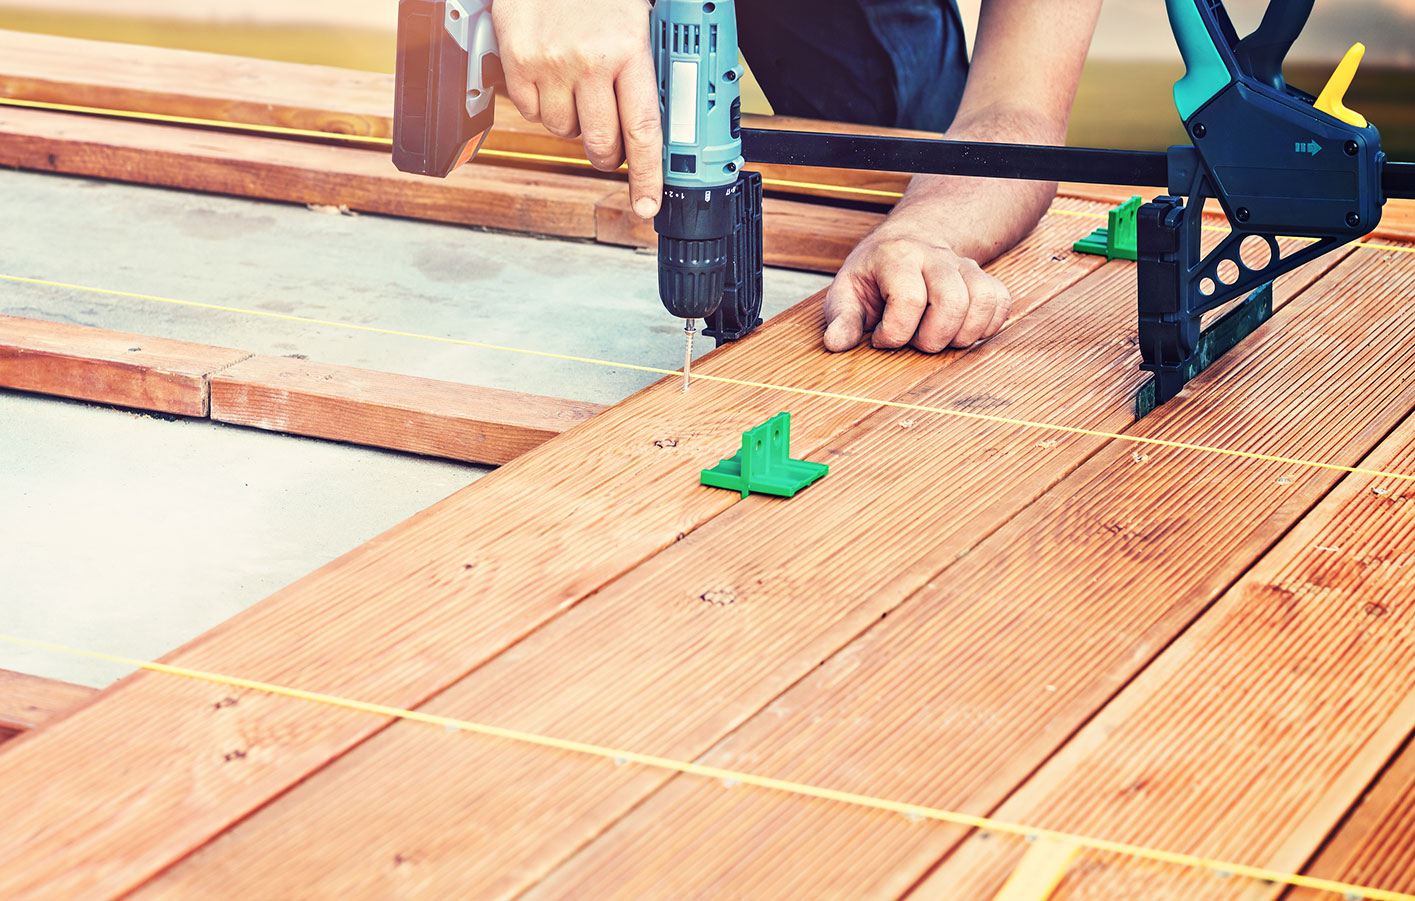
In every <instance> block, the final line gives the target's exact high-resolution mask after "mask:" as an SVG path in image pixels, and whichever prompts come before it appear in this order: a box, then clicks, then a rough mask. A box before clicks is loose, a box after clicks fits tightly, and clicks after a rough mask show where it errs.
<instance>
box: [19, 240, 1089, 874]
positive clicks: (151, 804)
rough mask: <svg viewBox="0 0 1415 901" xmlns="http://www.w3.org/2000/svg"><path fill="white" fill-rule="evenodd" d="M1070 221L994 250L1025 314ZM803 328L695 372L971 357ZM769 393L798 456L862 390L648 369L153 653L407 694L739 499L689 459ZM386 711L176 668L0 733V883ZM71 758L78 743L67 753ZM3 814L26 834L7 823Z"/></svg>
mask: <svg viewBox="0 0 1415 901" xmlns="http://www.w3.org/2000/svg"><path fill="white" fill-rule="evenodd" d="M1087 225H1089V223H1085V222H1078V221H1077V220H1074V219H1070V218H1064V217H1052V218H1051V219H1050V220H1049V221H1048V223H1047V225H1046V226H1045V227H1044V229H1043V231H1042V232H1041V233H1039V234H1038V235H1035V236H1034V237H1033V238H1032V239H1029V241H1028V242H1027V243H1025V244H1024V245H1023V246H1022V247H1020V248H1018V249H1017V250H1015V251H1013V252H1012V254H1010V255H1009V256H1008V257H1007V258H1006V261H1005V262H1003V263H1002V264H1000V271H1001V272H1002V274H1003V275H1006V274H1007V271H1008V269H1009V267H1010V268H1012V269H1014V270H1016V271H1018V272H1019V273H1025V274H1026V281H1027V282H1029V283H1030V284H1033V285H1036V286H1037V287H1036V288H1035V290H1034V291H1032V292H1030V293H1028V294H1022V295H1020V296H1019V306H1020V307H1021V308H1022V311H1023V312H1025V311H1026V310H1027V309H1028V308H1031V307H1035V306H1036V305H1037V304H1038V303H1041V302H1042V301H1044V300H1046V299H1047V298H1049V297H1050V296H1051V295H1052V294H1054V293H1055V291H1056V290H1057V289H1058V288H1059V287H1061V286H1064V285H1069V284H1071V283H1072V282H1074V281H1075V280H1076V279H1077V278H1079V277H1080V276H1081V275H1082V274H1084V273H1085V272H1089V271H1091V270H1092V269H1094V268H1095V266H1096V261H1095V260H1094V259H1093V258H1079V257H1077V256H1075V255H1071V254H1058V253H1057V252H1056V250H1055V248H1056V247H1057V246H1058V244H1060V243H1062V242H1063V241H1064V240H1070V239H1074V237H1073V236H1075V235H1077V234H1078V233H1084V232H1085V231H1086V230H1087V229H1086V227H1087ZM820 328H821V312H820V306H819V298H816V299H815V300H813V301H812V302H810V303H807V304H804V305H802V306H800V307H798V308H796V309H795V310H794V311H793V312H791V313H789V314H787V315H783V316H780V317H777V318H775V319H773V320H772V321H771V322H770V323H768V324H767V325H766V326H764V327H763V328H762V329H761V330H760V332H759V333H758V334H756V335H755V336H753V337H751V338H749V339H747V340H745V341H743V342H740V343H738V344H735V345H732V346H731V347H730V348H726V349H724V350H721V351H718V352H715V353H713V354H710V355H709V356H708V357H707V358H705V359H704V360H703V361H702V363H701V364H700V368H701V371H702V372H704V373H709V374H712V373H716V374H720V375H725V376H731V377H733V378H737V379H746V380H755V381H769V380H777V379H789V380H790V382H791V383H792V384H793V385H796V386H799V387H802V388H809V389H816V390H820V391H825V392H837V393H843V394H868V395H870V396H875V397H882V398H888V397H895V396H900V395H901V394H903V393H905V392H908V391H909V390H910V389H911V388H912V387H913V386H914V385H916V384H918V383H919V382H920V381H921V380H923V379H926V378H938V377H940V376H941V374H942V373H945V372H946V371H947V370H949V369H951V368H952V367H953V366H955V365H957V364H958V362H959V361H960V360H962V359H966V358H967V356H968V355H966V354H956V353H955V354H949V355H944V356H942V357H927V356H924V355H919V354H914V353H900V354H881V353H878V352H874V351H872V350H870V349H868V348H862V349H861V350H860V351H857V352H855V353H853V354H846V355H828V354H825V353H824V352H823V351H821V350H820V344H819V331H820ZM959 387H961V386H959ZM956 390H959V389H958V388H955V391H956ZM783 406H784V407H786V408H789V409H790V410H791V411H792V413H793V415H794V417H795V419H794V422H793V425H794V428H795V434H794V436H793V445H794V446H793V452H794V453H795V454H796V455H798V456H812V455H818V454H821V453H823V452H824V451H825V450H826V448H827V446H828V444H829V442H830V441H831V439H832V438H833V437H834V436H837V435H839V434H841V433H842V432H844V431H846V430H848V429H850V428H851V427H852V426H853V425H855V424H856V423H858V422H860V421H861V420H863V419H865V418H867V417H868V416H869V415H870V413H871V412H872V407H871V406H870V405H869V404H861V403H858V402H853V401H845V400H840V399H836V398H831V397H824V396H818V395H817V396H811V395H793V396H783V395H782V394H781V393H780V392H777V391H772V390H766V389H760V388H753V387H748V386H745V385H727V384H721V383H712V382H707V381H704V382H703V383H702V387H701V388H698V387H696V386H695V389H694V391H693V393H692V395H691V396H690V397H689V398H686V399H685V398H684V397H683V395H682V394H681V392H680V391H679V389H678V386H677V385H676V384H674V383H672V382H671V381H669V382H665V383H660V384H659V385H657V386H655V387H653V388H650V389H647V390H646V391H644V392H641V393H640V394H638V395H636V396H635V397H633V398H631V399H630V400H628V401H626V402H624V403H623V404H620V405H618V406H616V407H615V408H613V409H611V410H609V411H606V412H605V413H604V414H601V415H600V416H597V417H595V418H594V419H592V420H590V421H589V422H587V423H585V424H584V425H583V426H581V427H579V428H577V429H575V430H573V431H572V432H570V433H567V434H566V435H563V436H561V437H560V438H557V439H554V440H552V441H551V442H548V443H547V444H546V445H543V446H542V447H540V448H538V449H537V450H534V451H531V452H530V453H528V454H526V455H524V456H522V457H520V458H518V459H517V460H516V461H514V462H512V463H511V464H509V465H507V466H505V467H503V468H502V469H500V470H497V471H496V472H493V473H491V474H490V475H488V476H486V477H484V478H483V479H480V480H478V481H477V482H476V483H475V485H476V486H480V487H477V488H476V490H474V491H463V492H459V493H458V494H457V495H454V496H453V497H451V498H449V499H448V500H446V501H444V502H442V503H441V504H439V505H437V506H435V507H433V508H432V509H430V510H428V511H425V512H424V513H422V514H420V515H418V516H416V517H414V518H413V519H412V520H410V521H408V522H407V523H405V524H403V525H401V526H399V527H397V528H395V529H393V530H392V531H390V532H388V533H385V535H383V536H381V537H380V538H378V539H376V540H374V541H373V542H371V543H370V544H368V545H365V546H364V547H363V548H361V549H359V550H357V551H355V552H353V553H351V554H350V555H347V556H345V557H344V558H341V559H340V560H338V561H335V562H333V563H331V564H330V565H328V566H327V567H325V568H324V569H322V570H321V571H320V572H318V573H316V574H312V575H311V576H309V577H306V578H305V579H303V580H301V581H300V582H299V583H296V584H295V585H293V586H291V587H290V588H288V589H286V590H285V591H283V592H280V593H278V594H276V595H275V596H273V597H272V598H270V599H268V600H267V601H265V602H262V603H261V604H259V605H256V607H254V608H252V609H250V610H248V611H246V612H244V613H243V614H241V615H239V616H237V617H236V618H234V619H233V620H231V621H229V622H228V623H226V624H224V625H223V626H221V627H219V628H218V629H217V630H215V631H213V632H211V633H208V634H207V635H206V636H204V637H202V638H200V639H198V640H197V641H195V642H193V643H191V644H190V645H188V646H187V647H186V648H183V649H181V650H179V651H177V652H175V653H173V654H171V655H169V656H168V657H167V658H166V659H167V660H168V662H171V663H175V664H179V665H188V666H193V667H199V668H205V669H209V670H215V671H220V672H228V673H240V674H242V675H244V676H245V677H248V678H255V679H263V680H267V681H272V682H278V683H283V684H289V685H298V686H301V687H303V688H306V689H310V690H315V691H324V692H329V693H334V694H340V695H344V696H348V697H355V698H362V699H365V700H370V701H377V702H380V703H386V704H390V705H394V706H400V707H407V706H416V705H418V704H420V703H422V702H423V701H425V700H426V699H427V698H428V697H430V696H432V695H434V694H436V693H437V692H439V691H440V690H442V689H443V688H445V687H446V686H447V685H450V684H452V683H453V682H455V681H456V680H457V679H459V678H460V677H461V676H463V675H465V674H466V673H467V672H469V671H471V670H473V669H476V668H477V667H478V666H481V665H482V664H484V663H485V662H486V661H487V660H488V659H490V658H492V657H494V656H496V655H497V654H498V653H500V652H501V651H502V650H504V649H505V648H507V647H509V646H510V645H512V644H514V643H516V642H517V641H519V640H520V639H521V638H523V637H524V636H525V635H527V634H528V633H530V632H532V631H534V630H536V629H537V628H538V627H539V626H541V625H543V624H544V623H546V622H547V621H549V620H552V619H554V618H556V617H557V616H559V615H561V614H562V613H563V612H564V611H565V610H566V609H567V608H571V607H573V606H574V605H576V604H578V603H580V602H581V601H582V600H583V599H584V598H586V597H587V596H589V595H590V594H592V593H594V592H595V591H597V590H598V589H599V588H601V587H602V586H604V585H605V584H606V583H607V582H609V581H611V580H613V579H614V578H616V577H617V576H619V575H620V574H621V573H623V572H624V571H625V570H627V569H629V568H632V567H634V566H636V565H637V564H638V563H640V562H641V561H643V560H644V559H646V558H648V557H650V556H652V555H654V554H656V553H657V552H658V551H660V550H662V549H663V548H665V547H668V546H670V545H673V544H675V543H677V542H679V540H680V539H682V538H683V536H684V534H685V533H688V532H691V531H693V530H694V529H695V528H696V527H697V526H698V525H700V524H701V523H703V522H706V521H708V520H710V519H712V518H713V517H716V516H718V515H719V514H721V513H722V512H724V511H726V510H728V509H729V508H731V507H733V506H734V505H736V504H737V503H738V502H739V501H740V498H738V497H737V496H736V495H733V494H731V493H729V492H721V491H714V490H710V489H704V488H702V487H701V486H698V485H697V484H696V481H697V480H696V474H697V472H698V471H699V470H701V469H702V468H704V467H705V466H708V465H712V464H713V463H715V462H716V460H717V459H718V458H719V457H721V456H723V454H724V452H725V449H730V448H731V447H732V446H733V445H734V444H735V443H737V442H738V441H739V440H740V434H741V432H742V430H743V429H745V428H747V427H749V426H751V425H754V424H756V423H758V422H761V421H763V420H765V419H766V418H768V417H769V416H771V415H774V414H775V413H777V412H779V411H780V410H781V409H783ZM749 506H755V504H752V505H749ZM353 661H360V663H358V664H357V665H351V663H353ZM227 698H230V699H231V701H230V702H227V701H226V699H227ZM133 710H141V711H143V712H144V713H143V716H142V717H140V720H141V724H140V725H138V726H136V728H140V729H141V730H142V731H143V732H144V733H146V734H149V735H151V736H153V737H154V740H153V741H151V742H148V741H137V740H134V741H130V744H129V748H130V753H128V754H126V755H124V756H123V757H122V758H117V757H114V756H111V755H109V756H106V757H105V756H104V755H97V754H93V753H92V751H91V750H87V749H89V748H91V747H92V742H94V741H98V740H100V736H103V738H102V739H101V740H102V741H108V740H109V737H111V735H112V734H113V730H114V729H115V728H116V724H118V723H122V724H123V725H122V728H123V729H124V730H125V733H126V734H128V735H130V736H131V735H132V733H131V731H130V730H131V729H133V728H135V726H134V723H133V721H132V718H131V711H133ZM386 725H387V721H385V720H383V719H382V718H379V717H374V716H369V715H367V714H362V713H352V712H350V711H345V710H340V709H337V708H332V707H327V706H323V705H315V704H309V703H305V702H301V701H296V700H291V699H286V698H280V697H274V696H270V695H265V694H261V693H255V692H247V691H241V690H236V689H230V688H226V687H223V686H219V685H213V684H209V683H203V682H199V681H195V680H186V679H173V678H171V677H168V676H160V675H155V674H139V675H137V676H135V677H133V678H131V679H128V680H125V681H124V682H123V683H121V684H119V685H117V686H115V687H114V688H112V689H110V690H109V691H108V693H107V696H106V697H105V698H104V699H103V700H102V701H101V702H100V703H97V704H94V705H92V706H90V707H88V708H86V709H85V710H84V711H81V712H80V714H78V715H76V716H74V717H70V718H68V719H66V720H64V721H63V722H62V723H59V724H56V727H55V728H52V729H49V730H45V732H44V733H42V734H37V735H35V736H33V737H31V738H30V739H28V740H26V741H25V742H22V743H20V744H19V745H17V746H16V747H14V748H13V749H12V750H11V751H10V752H8V753H7V754H6V757H5V765H4V766H3V767H0V779H3V781H4V788H5V790H4V791H3V792H0V858H7V856H8V859H3V860H0V894H4V895H6V896H7V897H25V896H28V895H31V894H40V895H48V896H52V895H53V894H55V893H56V892H57V893H91V894H109V893H115V892H123V891H127V890H130V889H132V888H135V887H136V886H137V885H139V884H141V883H142V882H143V881H144V880H146V879H147V878H149V877H150V876H151V875H153V874H154V873H156V872H159V871H161V870H163V869H165V868H166V867H168V866H169V865H171V863H173V862H174V861H175V860H178V859H180V858H181V857H183V856H185V855H187V854H189V853H190V852H191V851H193V850H194V849H196V848H197V847H199V846H201V845H202V844H204V843H205V842H206V841H208V840H209V839H210V838H211V837H212V836H213V835H215V834H217V833H220V832H221V831H223V830H224V829H226V828H227V827H228V826H229V825H230V824H231V823H232V822H233V821H234V820H236V819H240V818H242V817H245V816H247V815H249V813H250V812H252V811H253V810H255V809H257V808H259V807H261V806H263V805H264V804H265V803H267V802H268V801H269V800H270V799H271V798H272V797H275V796H277V795H279V794H282V793H284V792H286V791H287V790H289V789H290V788H291V787H292V786H294V785H296V784H298V783H299V782H301V781H303V780H305V779H306V778H308V777H309V775H310V774H311V773H312V772H314V771H316V770H318V769H320V768H321V767H323V766H324V765H325V764H326V763H327V762H328V761H329V760H331V759H332V758H335V757H338V756H340V755H341V754H343V753H344V752H346V751H347V750H348V749H349V748H351V747H353V746H355V745H357V744H359V743H360V742H362V741H364V740H366V739H367V738H368V737H369V736H370V735H372V734H374V733H375V732H377V731H379V730H380V729H382V728H384V727H385V726H386ZM137 749H142V750H141V752H140V753H141V755H142V757H143V760H142V761H141V762H139V761H138V760H137V759H136V758H134V757H133V753H134V752H136V751H137ZM77 760H83V761H84V765H82V766H77V765H70V764H73V763H74V762H75V761H77ZM51 774H52V775H53V777H54V779H56V780H57V781H50V776H51ZM27 786H28V788H26V787H27ZM27 793H31V794H27ZM32 793H38V795H36V794H32ZM39 795H42V796H43V798H42V799H41V798H40V797H39ZM135 797H139V798H141V799H142V803H141V804H134V803H132V799H133V798H135ZM66 798H72V799H74V800H73V803H69V802H66V801H65V800H64V799H66ZM80 799H81V803H80ZM96 824H98V825H96ZM174 825H175V826H176V828H174ZM12 832H13V834H14V835H16V836H18V835H24V836H25V837H26V838H25V841H23V842H19V841H11V840H10V839H9V838H8V836H9V835H10V834H11V833H12ZM21 846H23V848H24V850H23V854H21V853H20V850H19V849H20V847H21ZM6 849H11V850H13V851H14V852H15V855H18V856H15V855H10V852H9V851H8V850H6ZM21 857H22V858H23V859H21Z"/></svg>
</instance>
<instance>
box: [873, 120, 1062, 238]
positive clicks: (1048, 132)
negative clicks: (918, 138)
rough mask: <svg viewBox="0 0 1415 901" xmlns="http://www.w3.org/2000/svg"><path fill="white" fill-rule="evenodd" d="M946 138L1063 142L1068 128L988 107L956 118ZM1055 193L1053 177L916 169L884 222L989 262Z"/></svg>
mask: <svg viewBox="0 0 1415 901" xmlns="http://www.w3.org/2000/svg"><path fill="white" fill-rule="evenodd" d="M944 138H946V139H948V140H955V141H994V142H1002V143H1015V144H1061V143H1063V142H1064V141H1065V138H1066V134H1065V127H1064V125H1062V124H1060V123H1058V122H1057V120H1056V119H1055V118H1054V117H1051V118H1045V119H1044V118H1041V117H1037V116H1035V115H1031V114H1029V113H1028V111H1027V110H1025V109H1017V108H1006V107H1001V108H999V107H989V108H986V109H982V110H978V111H977V112H975V113H973V114H971V115H969V116H968V117H967V118H966V119H964V118H960V119H959V120H957V121H955V122H954V124H953V126H952V127H951V128H949V130H948V131H947V132H946V133H945V134H944ZM1055 194H1056V184H1055V183H1054V182H1037V181H1022V180H1018V179H1004V178H960V177H957V176H951V175H919V176H915V178H914V179H913V181H912V182H911V183H910V185H909V189H908V190H907V191H906V192H905V194H904V197H903V199H902V200H900V201H899V204H898V205H897V206H896V208H895V211H894V213H893V214H892V215H891V216H890V217H889V219H888V220H887V221H886V223H885V225H884V226H882V228H888V229H890V230H893V229H904V230H913V231H916V233H917V232H919V231H922V232H923V233H921V234H919V235H918V236H919V237H926V238H927V239H928V240H930V241H931V242H935V243H939V244H943V245H945V246H947V247H950V248H952V249H953V250H954V251H956V252H957V253H958V254H960V255H962V256H966V257H969V258H971V259H974V260H977V261H978V262H979V263H987V262H989V261H990V260H992V259H994V258H996V257H997V256H998V255H999V254H1001V253H1003V252H1005V251H1006V250H1008V249H1009V248H1011V247H1012V246H1013V245H1015V244H1016V243H1017V242H1018V241H1020V240H1022V239H1023V238H1024V237H1026V236H1027V234H1028V233H1030V232H1031V230H1032V229H1033V228H1035V227H1036V224H1037V222H1038V221H1039V220H1040V219H1041V217H1042V214H1043V213H1045V212H1046V209H1047V207H1048V206H1049V205H1050V204H1051V201H1052V198H1053V197H1054V196H1055Z"/></svg>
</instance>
